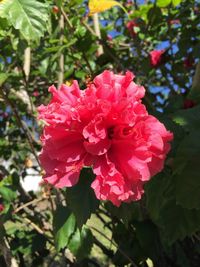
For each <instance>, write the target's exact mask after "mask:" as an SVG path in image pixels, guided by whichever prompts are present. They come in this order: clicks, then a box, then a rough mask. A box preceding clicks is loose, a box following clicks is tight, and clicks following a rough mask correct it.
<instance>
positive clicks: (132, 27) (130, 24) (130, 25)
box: [126, 19, 139, 37]
mask: <svg viewBox="0 0 200 267" xmlns="http://www.w3.org/2000/svg"><path fill="white" fill-rule="evenodd" d="M136 27H139V25H138V23H137V22H136V19H133V20H131V21H128V22H127V23H126V28H127V29H128V31H129V33H130V35H131V36H132V37H135V36H136V35H137V32H136V30H135V28H136Z"/></svg>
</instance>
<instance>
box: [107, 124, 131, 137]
mask: <svg viewBox="0 0 200 267" xmlns="http://www.w3.org/2000/svg"><path fill="white" fill-rule="evenodd" d="M133 131H134V129H133V127H130V126H128V125H117V126H112V127H110V128H108V130H107V133H108V138H109V139H125V138H128V137H131V136H132V135H133Z"/></svg>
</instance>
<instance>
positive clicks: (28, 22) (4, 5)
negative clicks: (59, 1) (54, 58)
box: [0, 0, 48, 41]
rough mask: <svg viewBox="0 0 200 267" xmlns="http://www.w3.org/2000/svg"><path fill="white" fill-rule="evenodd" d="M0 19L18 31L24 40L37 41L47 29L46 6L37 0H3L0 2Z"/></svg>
mask: <svg viewBox="0 0 200 267" xmlns="http://www.w3.org/2000/svg"><path fill="white" fill-rule="evenodd" d="M0 17H2V18H6V19H7V20H8V21H9V22H10V23H11V24H12V25H13V27H14V28H15V29H18V30H20V32H21V34H22V35H23V37H24V38H25V39H26V40H28V41H30V40H38V39H39V38H40V37H41V36H43V34H44V31H45V30H46V27H47V21H48V5H47V4H46V3H41V2H40V1H37V0H28V1H27V0H4V1H3V2H0Z"/></svg>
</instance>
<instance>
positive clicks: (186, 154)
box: [173, 131, 200, 175]
mask: <svg viewBox="0 0 200 267" xmlns="http://www.w3.org/2000/svg"><path fill="white" fill-rule="evenodd" d="M199 134H200V133H199V131H192V132H191V133H190V134H189V135H187V136H186V137H185V138H184V139H183V141H182V142H181V143H180V145H179V147H178V149H177V152H176V156H175V158H174V163H173V173H174V175H176V174H177V173H179V174H180V173H181V172H182V171H183V169H184V168H185V165H186V164H187V163H188V161H190V160H191V159H194V160H195V159H196V158H198V157H199V155H200V142H199Z"/></svg>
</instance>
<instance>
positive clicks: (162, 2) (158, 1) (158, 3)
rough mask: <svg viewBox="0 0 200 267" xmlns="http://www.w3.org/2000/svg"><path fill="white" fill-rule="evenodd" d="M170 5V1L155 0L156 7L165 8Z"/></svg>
mask: <svg viewBox="0 0 200 267" xmlns="http://www.w3.org/2000/svg"><path fill="white" fill-rule="evenodd" d="M170 3H171V0H157V2H156V5H157V6H159V7H167V6H168V5H169V4H170Z"/></svg>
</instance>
